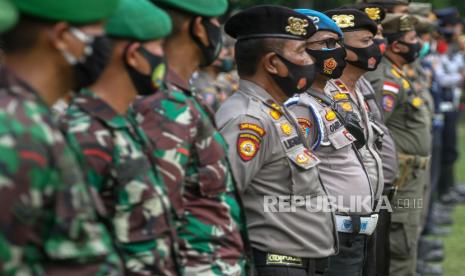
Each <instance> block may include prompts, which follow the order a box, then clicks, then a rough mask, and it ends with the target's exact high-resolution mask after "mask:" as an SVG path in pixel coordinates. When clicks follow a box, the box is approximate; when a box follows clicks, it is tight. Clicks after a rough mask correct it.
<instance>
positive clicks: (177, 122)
mask: <svg viewBox="0 0 465 276" xmlns="http://www.w3.org/2000/svg"><path fill="white" fill-rule="evenodd" d="M0 3H1V5H3V6H2V8H4V9H2V10H4V11H6V12H5V14H4V15H1V17H2V18H1V20H0V22H1V23H0V28H1V29H0V30H1V31H2V32H3V34H2V40H3V47H4V51H5V65H4V66H2V68H1V72H0V88H1V90H0V92H1V94H2V95H1V97H0V98H1V100H0V106H1V112H0V119H1V121H2V123H1V125H2V129H1V133H0V137H1V139H0V144H1V147H2V152H3V153H4V154H2V158H1V172H2V173H1V176H2V178H1V180H2V181H1V183H2V185H1V189H2V193H1V194H0V197H1V201H2V204H4V208H2V211H0V227H1V230H2V231H1V236H0V241H1V242H2V244H3V245H4V246H2V249H1V250H2V251H1V253H2V254H1V256H2V257H1V259H0V264H1V270H2V273H3V274H7V275H10V274H11V275H15V274H18V275H23V274H32V275H42V274H44V275H63V274H65V273H67V274H76V275H107V274H111V275H119V274H129V275H133V274H134V275H178V274H182V275H249V274H256V275H318V274H325V275H361V274H362V273H364V275H369V274H370V273H376V271H377V270H378V271H379V270H381V267H382V266H386V262H383V261H385V260H386V259H387V258H386V257H385V256H383V255H382V254H368V253H367V251H366V249H367V248H368V249H369V250H372V251H373V252H374V251H376V250H379V252H381V253H385V252H386V248H385V246H386V244H387V243H386V239H384V238H383V237H387V236H386V235H385V233H380V234H378V230H383V228H382V227H379V226H378V227H377V224H378V223H379V222H382V221H385V219H384V220H383V218H385V217H386V216H387V215H388V214H387V213H384V214H381V213H377V212H376V210H375V207H376V203H377V201H378V200H379V199H380V196H381V195H382V194H383V190H384V189H387V190H388V191H387V193H391V188H390V186H389V185H385V183H387V184H391V185H392V186H393V187H394V186H395V187H397V188H398V189H397V193H396V194H395V198H394V199H393V202H396V201H395V200H399V199H401V201H397V202H408V201H409V200H411V201H414V200H417V199H419V198H422V196H423V190H422V189H424V188H425V186H424V183H425V182H424V181H422V179H423V177H424V175H426V171H427V170H426V168H427V166H428V165H427V164H428V155H429V151H428V150H427V151H426V152H423V151H422V150H423V147H421V146H420V147H418V146H417V145H418V143H420V145H423V142H424V143H425V145H429V144H428V143H429V140H428V139H429V138H428V137H429V130H428V118H429V117H427V116H428V115H427V111H426V106H427V105H426V99H424V98H423V95H420V93H419V92H417V91H415V89H414V88H413V86H412V85H411V84H410V82H409V80H408V79H407V78H406V77H404V75H403V72H402V70H401V68H400V67H402V65H404V64H406V63H409V62H410V61H413V60H414V59H415V58H416V55H417V54H418V53H417V51H416V50H419V49H416V50H415V48H418V47H415V45H418V38H417V35H416V33H415V30H414V27H415V26H414V21H413V20H412V18H411V17H410V16H408V15H395V14H388V15H387V16H386V19H384V21H383V24H380V23H381V21H382V20H383V17H384V9H383V8H382V7H376V6H371V4H370V6H355V7H352V8H341V9H336V10H332V11H328V12H326V13H325V14H322V13H319V12H316V11H312V10H299V11H293V10H290V9H287V8H284V7H279V6H258V7H253V8H250V9H247V10H245V11H242V12H240V13H238V14H237V15H235V16H233V17H232V18H231V19H229V20H228V22H227V23H226V26H225V30H226V32H227V33H228V34H229V35H231V36H232V37H234V38H235V39H236V40H237V43H236V45H235V51H236V63H237V66H238V73H239V76H240V78H241V81H240V86H239V89H238V91H237V92H235V93H234V95H233V96H231V97H230V98H229V99H228V100H227V101H226V102H225V103H224V104H223V105H222V106H221V108H220V110H219V111H218V112H217V113H216V120H215V118H214V114H213V113H212V112H211V110H210V108H209V107H208V106H206V105H204V104H203V102H202V100H200V99H199V95H197V94H196V93H195V92H194V91H193V90H192V89H191V87H190V85H189V80H190V78H191V76H192V74H193V72H194V71H195V70H197V69H198V67H199V66H205V65H209V64H211V63H212V62H214V60H215V58H216V57H217V55H218V53H219V51H220V48H221V29H220V26H219V22H218V20H217V19H216V17H217V16H220V15H221V14H223V13H224V12H225V11H226V9H227V2H226V1H223V0H217V1H197V2H195V3H192V2H188V3H186V2H185V1H180V0H179V1H178V0H153V1H151V2H149V1H147V0H137V1H136V0H120V1H116V0H106V1H100V2H95V1H90V0H89V1H82V0H81V1H75V0H66V1H61V2H56V1H52V0H49V1H40V2H37V1H33V0H28V1H19V0H12V1H11V2H7V1H6V0H2V2H0ZM156 5H158V6H159V7H161V8H158V7H157V6H156ZM355 8H356V9H355ZM104 19H107V22H106V23H105V25H103V23H102V22H101V21H103V20H104ZM374 20H375V21H376V20H377V21H378V24H377V23H376V22H375V21H374ZM381 26H382V27H384V31H383V32H380V29H381ZM104 29H105V32H106V36H105V35H104ZM381 33H384V34H389V35H392V37H389V36H388V40H387V43H386V45H384V46H385V48H386V49H387V51H386V56H385V57H384V58H383V57H382V54H383V53H382V52H381V49H383V48H384V47H380V45H382V44H383V42H382V41H381V40H378V41H375V40H374V37H375V36H380V35H381ZM343 37H344V41H342V38H343ZM412 49H413V50H412ZM164 57H165V58H166V61H165V59H164ZM346 61H347V64H346ZM376 68H378V69H377V71H374V70H375V69H376ZM379 68H382V70H381V69H379ZM367 71H373V75H367V79H368V80H370V81H371V82H372V83H373V84H376V83H377V82H378V83H379V81H381V82H382V88H381V89H380V90H379V91H380V92H379V91H376V90H375V91H374V90H373V88H372V86H371V84H370V83H369V82H368V81H366V80H364V79H360V78H361V77H362V75H363V74H365V73H366V72H367ZM374 87H376V85H375V86H374ZM70 90H74V91H78V93H75V94H73V95H72V96H71V98H70V99H69V106H68V107H67V108H66V110H65V112H64V114H62V115H61V116H60V118H59V120H58V121H55V119H54V117H53V115H52V113H51V111H50V107H51V106H52V105H53V104H54V103H55V102H56V101H57V100H58V99H61V98H64V97H66V95H67V94H68V92H69V91H70ZM378 92H379V93H378ZM295 94H299V96H296V97H293V96H294V95H295ZM377 96H378V97H381V98H380V99H378V100H376V98H377ZM378 103H381V107H380V106H379V105H378ZM375 112H377V113H375ZM383 116H385V118H384V119H383ZM391 134H392V135H391ZM389 137H392V140H391V141H387V142H386V141H381V140H383V139H384V140H386V139H388V138H389ZM383 142H384V143H383ZM381 144H383V147H381ZM386 145H388V146H386ZM395 147H397V152H398V153H399V154H398V155H397V153H396V152H395V150H393V149H394V148H395ZM419 148H420V149H421V150H419ZM385 149H388V150H390V151H391V152H390V153H389V152H388V153H386V154H387V156H388V157H385V156H383V158H381V154H383V151H385ZM389 157H390V158H391V160H392V162H397V157H398V158H399V160H400V161H402V160H404V161H405V163H406V164H407V165H408V169H409V170H410V171H409V172H408V176H409V177H407V178H405V179H404V178H401V179H403V180H404V181H403V183H395V178H396V177H393V178H392V179H393V180H392V181H391V180H388V182H387V181H386V180H385V179H388V178H387V177H386V176H385V175H384V172H383V165H384V166H388V167H390V168H391V170H393V171H395V168H396V166H397V163H392V164H395V165H392V164H391V163H387V162H386V160H388V159H387V158H389ZM386 164H388V165H386ZM401 168H402V166H401ZM411 170H414V171H411ZM394 174H395V175H397V173H394ZM386 187H387V188H386ZM328 195H330V196H342V198H343V199H342V201H340V202H337V204H336V205H335V206H334V205H333V204H332V203H331V202H330V201H329V198H328ZM286 196H290V197H289V199H288V200H290V201H291V205H292V204H295V202H294V203H293V201H292V200H293V198H295V197H296V196H303V197H305V199H306V200H308V203H307V204H310V205H311V206H310V207H315V210H317V211H314V212H310V211H309V210H308V209H307V208H302V206H297V208H296V209H295V211H294V212H286V211H283V212H279V211H268V212H265V210H264V206H265V205H266V204H267V202H265V201H266V200H269V199H270V198H271V199H272V200H275V199H281V198H283V197H286ZM354 196H355V197H360V198H362V199H363V200H365V199H368V202H369V204H368V205H366V204H365V205H363V207H366V208H361V209H357V210H352V209H351V207H352V206H351V204H350V200H351V198H352V197H354ZM278 204H281V202H278ZM317 204H322V205H323V206H316V205H317ZM367 206H368V207H367ZM393 206H394V213H393V222H394V223H393V224H392V225H391V227H390V228H389V229H390V231H389V232H391V233H390V234H391V240H392V241H393V244H391V247H390V248H391V250H389V248H388V250H387V251H391V253H392V254H391V257H392V262H391V265H390V269H391V272H392V273H394V274H393V275H397V274H399V275H411V272H412V273H413V270H412V269H414V267H415V248H416V240H417V239H418V235H419V230H420V216H421V212H422V209H420V208H405V207H406V206H399V205H396V204H394V205H393ZM319 207H323V209H318V208H319ZM331 207H334V208H335V212H333V211H331ZM328 210H329V211H328ZM384 230H385V229H384ZM380 232H382V231H380ZM417 232H418V233H417ZM375 233H376V234H375ZM405 237H407V238H405ZM379 248H380V249H379ZM368 256H376V257H378V259H377V260H375V259H373V260H370V261H368ZM378 262H380V263H381V265H378V266H368V265H366V266H364V264H372V265H374V264H378Z"/></svg>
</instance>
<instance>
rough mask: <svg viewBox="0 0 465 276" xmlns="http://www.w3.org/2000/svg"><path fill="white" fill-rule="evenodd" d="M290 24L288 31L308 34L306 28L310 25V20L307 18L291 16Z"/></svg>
mask: <svg viewBox="0 0 465 276" xmlns="http://www.w3.org/2000/svg"><path fill="white" fill-rule="evenodd" d="M288 24H289V25H287V26H286V32H288V33H291V34H293V35H300V36H305V35H307V30H306V29H305V28H307V27H308V21H307V20H306V19H301V18H296V17H292V16H291V17H289V19H288Z"/></svg>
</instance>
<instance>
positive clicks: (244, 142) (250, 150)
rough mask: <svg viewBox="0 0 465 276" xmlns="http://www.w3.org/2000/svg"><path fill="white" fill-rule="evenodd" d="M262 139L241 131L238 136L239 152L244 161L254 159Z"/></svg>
mask: <svg viewBox="0 0 465 276" xmlns="http://www.w3.org/2000/svg"><path fill="white" fill-rule="evenodd" d="M260 143H261V141H260V139H259V138H258V137H257V136H255V135H253V134H248V133H241V134H239V136H238V137H237V152H238V154H239V157H240V158H241V159H242V161H244V162H248V161H250V160H252V159H253V158H254V157H255V156H256V155H257V153H258V151H259V149H260Z"/></svg>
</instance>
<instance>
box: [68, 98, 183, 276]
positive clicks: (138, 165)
mask: <svg viewBox="0 0 465 276" xmlns="http://www.w3.org/2000/svg"><path fill="white" fill-rule="evenodd" d="M62 125H63V128H64V129H65V132H66V135H67V139H68V141H69V143H70V144H71V145H72V147H73V148H74V150H75V151H76V152H78V153H79V154H80V158H81V160H82V162H83V164H84V168H85V172H86V177H87V179H88V182H89V183H90V184H91V186H92V188H93V189H95V190H96V191H97V193H98V194H99V197H100V198H101V201H102V203H103V205H104V209H105V211H106V214H104V216H105V217H104V219H105V220H107V221H108V222H109V224H110V225H111V229H112V232H113V234H114V236H115V239H116V242H117V244H118V247H119V248H120V249H121V251H122V254H123V256H124V261H125V266H126V269H127V270H128V271H129V272H130V273H131V274H138V275H154V274H155V275H158V274H162V275H176V271H175V265H174V263H173V258H172V253H173V252H172V247H173V243H174V239H173V233H172V230H171V229H172V228H171V227H170V225H171V220H170V216H169V214H170V210H169V207H170V204H169V202H168V200H167V197H166V192H165V188H164V186H163V185H162V181H161V179H160V178H158V175H157V171H156V170H155V167H154V163H152V162H151V158H150V156H151V153H152V150H153V149H152V148H151V147H150V143H148V140H147V138H146V136H145V134H144V133H143V131H142V130H141V129H140V128H139V127H138V126H137V125H136V124H135V118H134V117H133V113H132V112H131V109H129V112H128V113H127V115H126V116H123V115H119V114H117V113H116V112H115V111H114V110H113V109H112V108H111V107H110V106H109V105H108V104H107V103H106V102H105V101H103V100H102V99H100V98H99V97H98V96H96V95H95V94H93V93H92V92H91V91H89V90H83V91H81V92H80V94H79V95H78V96H76V97H74V98H73V100H72V101H71V104H70V107H69V108H68V110H67V112H66V115H64V116H63V118H62ZM157 270H160V272H157Z"/></svg>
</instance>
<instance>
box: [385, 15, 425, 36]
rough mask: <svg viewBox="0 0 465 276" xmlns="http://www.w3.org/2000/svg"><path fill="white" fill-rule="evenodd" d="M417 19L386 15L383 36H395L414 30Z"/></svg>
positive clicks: (407, 16) (406, 16)
mask: <svg viewBox="0 0 465 276" xmlns="http://www.w3.org/2000/svg"><path fill="white" fill-rule="evenodd" d="M416 21H417V19H416V18H415V17H413V16H411V15H408V14H398V13H388V14H387V15H386V18H385V19H384V20H383V23H382V25H383V29H384V30H383V34H397V33H403V32H409V31H414V30H415V24H416Z"/></svg>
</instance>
